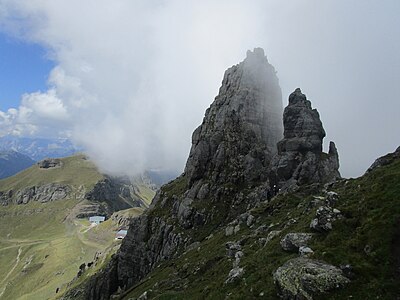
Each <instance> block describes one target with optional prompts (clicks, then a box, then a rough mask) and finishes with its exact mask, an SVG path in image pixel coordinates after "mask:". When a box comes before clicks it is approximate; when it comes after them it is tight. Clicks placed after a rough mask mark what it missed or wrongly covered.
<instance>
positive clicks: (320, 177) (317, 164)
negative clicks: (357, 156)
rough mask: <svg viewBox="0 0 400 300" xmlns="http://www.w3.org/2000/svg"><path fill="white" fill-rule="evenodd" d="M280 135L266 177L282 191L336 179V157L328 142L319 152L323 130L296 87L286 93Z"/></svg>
mask: <svg viewBox="0 0 400 300" xmlns="http://www.w3.org/2000/svg"><path fill="white" fill-rule="evenodd" d="M283 124H284V138H283V140H281V141H280V142H279V143H278V146H277V148H278V153H277V154H276V155H275V157H274V158H273V160H272V162H271V166H270V174H271V175H270V179H271V181H272V182H273V183H276V184H278V185H279V186H280V187H281V188H283V189H284V190H293V189H295V188H296V187H297V186H299V185H302V184H309V183H327V182H330V181H332V180H335V179H336V178H340V173H339V156H338V152H337V149H336V146H335V144H334V143H333V142H330V145H329V152H328V153H324V152H322V140H323V138H324V137H325V130H324V128H323V126H322V122H321V120H320V117H319V113H318V111H317V110H316V109H313V108H312V107H311V102H310V101H309V100H307V97H306V95H304V94H303V93H302V92H301V90H300V89H299V88H297V89H296V90H295V91H294V92H293V93H292V94H290V96H289V105H288V106H287V107H286V108H285V111H284V114H283Z"/></svg>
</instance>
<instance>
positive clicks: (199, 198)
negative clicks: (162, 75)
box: [68, 49, 338, 299]
mask: <svg viewBox="0 0 400 300" xmlns="http://www.w3.org/2000/svg"><path fill="white" fill-rule="evenodd" d="M289 102H290V103H289V106H288V107H287V108H286V110H285V114H284V122H285V136H284V139H283V140H281V142H279V145H278V147H277V143H278V141H279V140H280V139H282V100H281V91H280V87H279V84H278V79H277V77H276V72H275V69H274V68H273V67H272V66H271V65H270V64H269V63H268V61H267V59H266V57H265V55H264V52H263V50H262V49H255V50H254V51H253V52H251V51H249V52H248V53H247V57H246V59H245V60H244V61H243V62H241V63H240V64H238V65H236V66H233V67H231V68H230V69H228V70H227V71H226V72H225V75H224V79H223V81H222V86H221V88H220V90H219V95H218V96H217V97H216V98H215V101H214V102H213V103H212V105H211V106H210V108H209V109H207V111H206V114H205V117H204V120H203V123H202V124H201V125H200V126H199V127H198V128H197V129H196V130H195V132H194V133H193V138H192V148H191V151H190V155H189V158H188V160H187V164H186V168H185V172H184V174H182V175H181V176H180V177H178V178H177V179H175V180H174V181H173V182H171V183H169V184H167V185H165V186H163V187H162V188H161V189H160V191H159V192H158V193H157V195H156V196H155V198H154V200H153V202H152V205H151V207H150V209H149V210H148V211H147V212H145V213H144V214H143V215H141V216H139V217H138V218H135V219H134V220H133V221H132V223H131V225H130V228H129V231H128V235H127V237H126V238H125V239H124V241H123V243H122V245H121V248H120V250H119V251H118V252H117V253H116V255H115V256H114V257H113V259H112V260H111V261H110V263H109V265H108V266H107V268H106V269H104V270H103V271H101V272H100V273H98V274H97V275H95V276H94V277H92V278H91V279H90V280H89V282H88V283H87V284H86V285H85V286H84V287H82V288H80V289H76V290H74V291H72V292H70V293H69V294H68V296H69V297H71V298H75V297H78V296H79V297H82V298H85V299H109V298H110V296H111V295H112V294H114V293H115V292H117V291H118V290H121V289H122V290H126V289H128V288H129V287H131V286H133V285H135V284H136V283H138V282H139V281H140V280H141V279H143V278H144V277H145V276H146V275H147V274H149V273H150V272H151V271H152V270H154V269H155V268H156V267H157V266H158V265H159V264H160V263H162V262H163V261H166V260H171V259H174V258H176V257H179V256H180V255H182V253H184V251H185V249H190V248H191V247H192V246H190V245H196V244H197V243H200V242H201V241H204V240H206V239H207V238H209V236H211V234H212V233H213V232H216V231H217V230H218V229H219V228H221V227H224V226H228V227H227V234H228V233H229V234H231V233H230V232H231V231H232V234H233V233H236V232H237V230H239V227H240V224H242V223H243V222H244V223H245V224H248V226H251V224H253V223H254V221H255V220H254V217H253V216H252V215H251V214H250V213H249V212H248V211H249V210H250V209H252V208H254V207H257V206H259V205H260V204H261V202H263V201H267V200H268V199H269V198H270V195H271V189H272V184H276V183H278V184H279V185H280V186H283V185H284V184H286V182H292V181H294V182H295V184H298V185H301V184H303V183H308V182H311V181H312V180H315V182H316V183H320V182H327V181H328V177H329V178H332V179H333V178H335V177H336V175H337V174H338V173H337V174H336V173H335V171H334V170H336V171H337V168H338V162H337V153H336V152H335V153H332V155H331V154H329V155H331V156H329V159H327V161H329V164H328V163H325V162H323V158H321V156H322V155H323V154H322V138H323V137H324V136H325V132H324V130H323V128H322V124H321V121H320V120H319V115H318V113H317V112H316V111H315V110H312V109H311V104H310V102H309V101H307V100H306V99H305V96H304V95H302V94H301V92H300V91H296V92H295V93H294V94H292V95H291V98H290V101H289ZM333 151H334V150H332V152H333ZM315 161H316V162H317V166H316V167H315V168H316V169H315V170H314V169H312V168H313V166H311V165H312V164H313V163H314V162H315ZM330 164H332V166H333V167H331V165H330ZM309 165H310V166H309ZM306 166H309V168H311V170H310V171H309V172H304V171H301V170H305V168H306ZM325 167H326V168H327V169H329V170H328V171H327V172H326V174H327V175H326V174H325V173H324V171H323V170H324V168H325ZM331 170H333V171H331ZM332 172H333V173H334V175H335V176H331V173H332ZM238 220H239V221H238ZM228 224H233V225H228ZM238 226H239V227H238ZM232 245H236V244H235V243H233V244H232ZM189 246H190V247H189ZM235 247H236V246H235ZM238 247H240V246H238ZM239 260H240V259H239ZM236 267H238V266H236ZM234 271H235V270H232V272H233V273H235V272H234ZM236 271H238V272H239V271H240V270H236ZM239 273H240V272H239ZM232 276H233V275H232ZM232 280H233V279H232ZM229 282H230V281H229Z"/></svg>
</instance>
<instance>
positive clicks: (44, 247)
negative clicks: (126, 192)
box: [0, 155, 154, 300]
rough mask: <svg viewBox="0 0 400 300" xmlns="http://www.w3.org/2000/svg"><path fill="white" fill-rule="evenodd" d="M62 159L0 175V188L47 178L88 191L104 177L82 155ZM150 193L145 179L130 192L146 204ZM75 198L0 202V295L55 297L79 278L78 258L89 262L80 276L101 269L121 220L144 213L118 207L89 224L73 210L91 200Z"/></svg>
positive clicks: (33, 183)
mask: <svg viewBox="0 0 400 300" xmlns="http://www.w3.org/2000/svg"><path fill="white" fill-rule="evenodd" d="M61 161H62V166H61V167H55V168H49V169H41V168H39V166H38V165H35V166H32V167H31V168H29V169H27V170H25V171H23V172H20V173H19V174H17V175H15V176H13V177H10V178H7V179H4V180H1V181H0V191H7V190H10V189H13V190H14V191H16V190H19V189H23V188H26V187H31V186H40V185H45V184H49V183H60V184H65V185H69V186H71V187H73V188H75V189H80V187H83V188H84V190H86V191H88V190H90V189H91V188H93V187H94V186H95V184H96V183H97V182H98V181H100V180H102V179H104V176H103V175H102V174H101V173H99V171H98V170H97V168H96V167H95V165H94V164H93V163H92V162H90V161H89V160H87V159H86V158H85V156H84V155H76V156H72V157H67V158H63V159H61ZM153 195H154V191H152V190H151V189H149V188H148V187H147V186H146V185H145V184H142V185H140V186H137V187H136V189H135V196H137V197H138V198H139V199H143V200H144V201H145V202H146V203H147V204H149V203H150V201H151V198H152V196H153ZM74 197H75V194H74V193H72V194H71V195H70V196H68V197H67V198H66V199H62V200H56V201H50V202H47V203H40V202H38V201H30V202H28V203H27V204H21V205H14V204H10V205H7V206H0V299H10V300H11V299H12V300H14V299H29V300H31V299H40V300H41V299H55V298H56V297H58V296H59V295H60V294H62V292H63V291H64V290H65V289H66V288H67V286H68V284H69V283H70V282H71V281H72V283H71V284H72V285H73V284H75V283H76V282H79V281H80V280H81V278H76V276H77V273H78V271H79V267H80V266H81V265H82V264H83V263H86V264H87V263H89V262H93V265H92V267H91V268H90V269H88V270H87V271H86V272H85V274H84V276H81V277H82V278H84V277H85V276H87V274H91V273H92V272H95V271H96V270H98V269H99V268H101V266H102V265H103V264H104V263H106V262H107V260H108V259H109V258H110V256H111V255H112V254H113V253H115V251H116V250H117V249H118V247H119V245H120V241H115V234H116V231H117V230H118V229H120V227H121V224H120V223H118V222H119V221H120V220H121V219H127V218H131V217H134V216H137V215H140V214H141V213H142V212H143V209H142V208H131V209H127V210H126V211H119V212H117V214H118V217H116V218H114V215H113V216H111V218H110V219H108V220H106V221H105V222H103V223H101V224H100V225H98V226H95V227H93V226H91V225H90V224H89V221H88V220H87V219H86V218H85V219H76V218H75V215H76V213H77V211H79V209H80V208H81V207H82V206H85V205H90V201H88V200H83V199H76V198H74ZM126 223H127V222H125V223H123V224H126ZM95 256H96V257H98V259H97V260H96V261H94V257H95ZM74 278H75V279H74ZM57 291H58V292H57Z"/></svg>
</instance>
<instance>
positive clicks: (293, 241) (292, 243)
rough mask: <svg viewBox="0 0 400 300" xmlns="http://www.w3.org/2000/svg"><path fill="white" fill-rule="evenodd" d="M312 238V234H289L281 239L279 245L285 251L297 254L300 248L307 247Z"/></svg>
mask: <svg viewBox="0 0 400 300" xmlns="http://www.w3.org/2000/svg"><path fill="white" fill-rule="evenodd" d="M312 237H313V234H312V233H300V232H291V233H288V234H286V235H285V236H284V237H283V238H282V239H281V242H280V244H281V247H282V249H283V250H285V251H293V252H297V251H298V250H299V248H300V247H302V246H307V243H308V242H309V241H310V240H311V239H312Z"/></svg>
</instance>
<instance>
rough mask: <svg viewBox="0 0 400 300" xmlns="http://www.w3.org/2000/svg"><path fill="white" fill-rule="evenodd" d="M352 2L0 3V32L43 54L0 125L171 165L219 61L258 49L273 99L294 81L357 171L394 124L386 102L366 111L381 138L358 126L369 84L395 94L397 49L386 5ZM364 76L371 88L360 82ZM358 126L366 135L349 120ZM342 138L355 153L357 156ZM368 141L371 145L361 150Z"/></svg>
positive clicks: (227, 62)
mask: <svg viewBox="0 0 400 300" xmlns="http://www.w3.org/2000/svg"><path fill="white" fill-rule="evenodd" d="M360 3H364V2H362V1H360V2H359V3H358V4H357V1H355V2H354V3H352V4H349V3H348V2H347V1H323V2H321V1H316V0H300V1H296V2H290V4H287V3H285V4H282V1H278V0H274V1H263V0H254V1H244V0H220V1H211V0H203V1H187V0H169V1H164V0H137V1H130V0H119V1H112V2H110V1H106V0H87V1H78V0H60V1H43V0H30V1H23V0H0V28H1V29H2V30H3V31H6V32H7V33H9V34H10V35H12V36H14V37H18V38H21V39H23V40H26V41H29V42H34V43H39V44H41V45H42V46H43V47H45V48H46V49H47V50H48V56H49V57H50V58H51V59H52V60H54V62H55V63H56V67H55V68H54V70H53V71H52V72H51V74H50V75H49V90H48V91H47V92H44V93H33V94H29V95H25V96H23V97H22V102H21V105H20V107H19V108H18V111H12V112H10V111H8V112H2V113H0V134H4V132H10V131H12V132H14V133H18V134H20V135H25V134H36V135H45V134H52V135H55V134H59V133H60V132H61V133H62V134H65V133H67V134H68V135H69V134H70V135H71V137H72V138H73V139H74V140H75V141H76V142H77V143H79V144H81V145H83V146H84V147H86V148H87V149H88V151H89V154H90V155H91V156H92V157H93V158H94V159H96V161H97V162H99V164H100V165H101V166H102V167H103V168H104V169H106V170H109V171H112V172H135V171H140V170H142V169H143V168H158V167H166V168H171V167H172V168H180V169H182V168H183V164H184V161H185V160H186V158H187V154H188V151H189V147H190V141H191V133H192V131H193V130H194V128H195V127H196V126H197V125H198V124H200V123H201V119H202V117H203V114H204V110H205V109H206V108H207V107H208V106H209V104H210V103H211V102H212V100H213V98H214V96H216V94H217V92H218V87H219V85H220V82H221V79H222V75H223V72H224V70H225V69H226V68H227V67H229V66H231V65H233V64H236V63H238V62H239V61H241V60H242V59H243V58H244V55H245V52H246V50H247V49H251V48H253V47H257V46H262V47H264V48H265V50H266V53H267V55H268V57H269V58H270V60H271V62H272V64H274V65H275V67H276V69H277V70H278V76H279V77H280V79H281V85H282V89H283V95H284V99H283V100H284V102H286V98H287V96H288V94H289V93H290V92H291V91H292V90H293V89H294V88H296V87H298V86H300V87H302V89H303V91H304V92H305V93H306V94H308V96H309V98H310V99H311V100H312V101H313V104H314V106H315V107H317V108H318V109H319V110H320V112H321V117H322V120H323V122H324V125H325V128H326V131H327V133H328V135H330V136H332V137H333V139H334V140H335V141H336V142H337V144H338V148H339V151H340V154H341V158H342V166H344V168H345V170H346V171H345V175H347V174H350V175H353V174H359V173H360V172H361V171H362V170H363V169H365V168H366V167H367V164H369V163H370V162H371V160H373V158H374V157H376V156H377V155H379V154H381V153H383V152H386V151H388V150H391V148H394V144H395V143H398V141H396V142H395V143H394V142H393V140H394V137H397V133H395V132H394V131H393V130H392V129H391V128H398V127H399V126H398V125H399V124H398V122H397V123H395V122H396V121H393V117H394V115H393V112H394V111H396V109H385V113H384V114H383V115H377V119H378V120H379V122H380V126H379V127H381V128H384V129H385V130H386V132H385V138H382V137H381V136H380V135H379V132H378V131H377V130H376V128H377V127H368V126H370V125H369V122H370V114H371V111H373V110H371V109H369V108H368V107H369V106H371V105H372V104H376V103H375V101H376V95H378V94H381V95H382V96H384V98H385V100H386V101H390V95H391V94H393V95H394V90H393V88H392V85H391V84H390V82H396V80H395V79H396V78H397V79H399V72H398V71H396V70H397V69H398V68H396V66H398V65H399V61H398V59H397V60H394V59H393V58H394V57H397V58H398V55H397V53H399V52H400V49H399V48H400V47H399V41H398V40H399V38H398V36H400V33H399V29H398V28H400V26H398V25H399V24H398V19H397V16H396V15H395V14H394V12H395V11H396V9H395V7H396V6H398V3H399V2H398V1H386V2H385V3H386V5H387V6H388V7H387V8H386V7H385V6H384V5H383V4H382V5H381V4H369V5H359V4H360ZM396 3H397V4H396ZM389 6H391V7H389ZM370 11H373V12H374V18H370V17H368V16H369V15H370ZM360 24H362V27H361V25H360ZM383 33H384V34H383ZM386 36H387V38H386ZM371 39H374V41H375V42H376V43H372V44H371ZM374 58H377V59H378V61H377V59H375V60H374ZM390 60H392V61H390ZM382 66H383V67H382ZM385 66H386V67H385ZM368 70H373V71H372V72H367V71H368ZM385 79H387V82H385ZM374 84H378V85H379V90H380V93H377V92H373V91H372V92H371V91H367V87H373V86H374ZM338 95H339V96H338ZM398 105H399V104H396V103H391V104H390V105H389V104H388V105H387V106H385V107H388V108H389V107H390V106H392V108H393V106H394V107H397V111H398V110H399V107H398ZM360 108H361V113H359V115H358V116H357V118H358V120H357V124H359V125H357V126H358V127H357V126H356V125H354V115H355V111H360ZM345 110H348V111H349V113H346V111H345ZM385 114H386V115H385ZM339 117H340V118H341V119H340V120H339V119H338V118H339ZM397 119H398V118H397ZM378 120H377V121H378ZM352 126H355V128H357V130H354V131H352V130H351V129H350V128H351V127H352ZM367 127H368V128H371V130H370V131H369V133H365V132H364V131H363V130H360V129H361V128H367ZM371 132H372V133H373V134H372V136H371ZM354 138H359V140H358V142H357V144H358V145H360V147H362V148H363V151H365V155H361V156H360V155H359V153H357V157H359V158H360V161H359V162H357V163H356V162H354V159H353V156H354V155H355V153H356V152H357V151H355V149H353V148H354V146H353V145H352V141H353V139H354ZM368 138H376V139H377V140H378V141H379V142H378V144H379V145H376V144H374V146H373V147H372V148H371V147H370V144H369V143H368V141H367V139H368ZM362 139H364V141H363V140H362ZM361 157H362V159H361ZM342 170H343V168H342ZM346 173H347V174H346Z"/></svg>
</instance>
